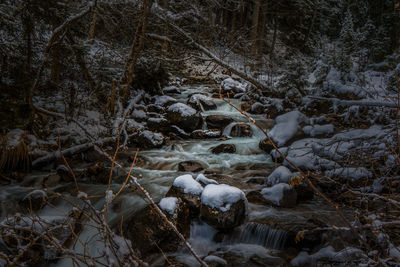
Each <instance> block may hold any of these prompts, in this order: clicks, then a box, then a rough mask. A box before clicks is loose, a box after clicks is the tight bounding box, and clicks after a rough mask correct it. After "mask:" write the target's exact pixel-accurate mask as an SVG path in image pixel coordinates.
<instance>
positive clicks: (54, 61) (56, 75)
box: [50, 45, 61, 87]
mask: <svg viewBox="0 0 400 267" xmlns="http://www.w3.org/2000/svg"><path fill="white" fill-rule="evenodd" d="M60 49H61V46H60V45H54V46H53V49H52V51H51V67H50V81H51V83H52V84H53V85H55V86H56V87H57V86H58V85H59V84H60V72H61V64H60V56H61V55H60Z"/></svg>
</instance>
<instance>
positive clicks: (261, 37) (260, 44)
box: [258, 7, 267, 55]
mask: <svg viewBox="0 0 400 267" xmlns="http://www.w3.org/2000/svg"><path fill="white" fill-rule="evenodd" d="M260 23H261V25H260V27H259V28H260V32H259V34H258V36H259V40H258V54H259V55H262V54H263V53H264V45H265V24H266V23H267V13H266V7H262V8H261V21H260Z"/></svg>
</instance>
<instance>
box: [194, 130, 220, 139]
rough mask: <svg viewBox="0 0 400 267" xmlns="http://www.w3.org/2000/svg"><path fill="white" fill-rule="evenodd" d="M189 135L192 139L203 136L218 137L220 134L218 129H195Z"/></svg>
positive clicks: (202, 137)
mask: <svg viewBox="0 0 400 267" xmlns="http://www.w3.org/2000/svg"><path fill="white" fill-rule="evenodd" d="M190 136H191V137H192V138H194V139H204V138H218V137H220V136H221V131H220V130H195V131H193V132H192V133H191V134H190Z"/></svg>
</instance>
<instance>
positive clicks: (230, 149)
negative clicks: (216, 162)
mask: <svg viewBox="0 0 400 267" xmlns="http://www.w3.org/2000/svg"><path fill="white" fill-rule="evenodd" d="M211 152H212V153H214V154H220V153H235V152H236V146H235V145H234V144H220V145H218V146H215V147H213V148H211Z"/></svg>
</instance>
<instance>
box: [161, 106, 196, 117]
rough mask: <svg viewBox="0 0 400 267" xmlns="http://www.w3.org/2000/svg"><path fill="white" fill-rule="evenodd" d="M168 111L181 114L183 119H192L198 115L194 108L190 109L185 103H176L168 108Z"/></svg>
mask: <svg viewBox="0 0 400 267" xmlns="http://www.w3.org/2000/svg"><path fill="white" fill-rule="evenodd" d="M168 111H171V112H177V113H179V114H181V116H182V117H190V116H193V115H195V114H196V110H195V109H194V108H191V107H189V106H188V105H185V104H183V103H175V104H173V105H171V106H170V107H169V108H168Z"/></svg>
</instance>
